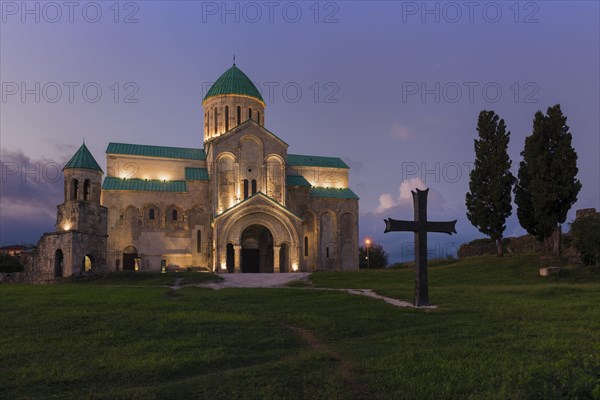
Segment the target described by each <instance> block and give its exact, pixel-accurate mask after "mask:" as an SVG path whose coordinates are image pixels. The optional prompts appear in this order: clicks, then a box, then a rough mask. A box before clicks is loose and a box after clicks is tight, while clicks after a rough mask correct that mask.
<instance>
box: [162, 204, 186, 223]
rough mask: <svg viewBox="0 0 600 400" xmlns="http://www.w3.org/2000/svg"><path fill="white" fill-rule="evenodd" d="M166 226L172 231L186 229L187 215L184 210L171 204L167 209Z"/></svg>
mask: <svg viewBox="0 0 600 400" xmlns="http://www.w3.org/2000/svg"><path fill="white" fill-rule="evenodd" d="M164 221H165V225H166V226H168V227H170V228H172V229H183V228H185V213H184V211H183V208H181V207H179V206H178V205H176V204H171V205H169V206H168V207H167V208H166V211H165V216H164Z"/></svg>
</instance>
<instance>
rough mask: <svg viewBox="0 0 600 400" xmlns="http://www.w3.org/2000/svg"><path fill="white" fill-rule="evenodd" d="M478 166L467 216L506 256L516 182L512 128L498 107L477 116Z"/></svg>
mask: <svg viewBox="0 0 600 400" xmlns="http://www.w3.org/2000/svg"><path fill="white" fill-rule="evenodd" d="M477 132H478V133H479V139H475V141H474V142H475V167H474V168H473V170H472V171H471V173H470V180H469V192H468V193H467V195H466V206H467V218H468V219H469V221H471V224H473V226H474V227H476V228H477V229H478V230H479V231H480V232H481V233H483V234H485V235H488V236H489V237H490V239H492V240H493V241H495V242H496V245H497V248H498V256H502V253H503V252H502V235H503V233H504V230H505V229H506V219H507V218H508V217H509V216H510V214H511V211H512V205H511V191H512V187H513V185H514V182H515V178H514V176H513V174H512V173H511V172H510V168H511V166H512V162H511V160H510V157H509V156H508V152H507V149H508V142H509V140H510V132H508V131H507V130H506V125H505V124H504V120H503V119H500V118H499V117H498V115H496V113H495V112H494V111H486V110H483V111H481V112H480V113H479V118H478V120H477Z"/></svg>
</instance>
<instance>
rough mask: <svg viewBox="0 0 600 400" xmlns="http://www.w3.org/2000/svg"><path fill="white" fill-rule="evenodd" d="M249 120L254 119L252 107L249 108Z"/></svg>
mask: <svg viewBox="0 0 600 400" xmlns="http://www.w3.org/2000/svg"><path fill="white" fill-rule="evenodd" d="M248 119H252V107H248Z"/></svg>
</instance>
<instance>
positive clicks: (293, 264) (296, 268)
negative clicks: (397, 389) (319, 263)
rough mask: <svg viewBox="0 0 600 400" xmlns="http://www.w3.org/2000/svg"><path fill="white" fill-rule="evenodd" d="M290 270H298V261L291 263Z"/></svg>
mask: <svg viewBox="0 0 600 400" xmlns="http://www.w3.org/2000/svg"><path fill="white" fill-rule="evenodd" d="M292 270H293V271H294V272H296V271H298V263H292Z"/></svg>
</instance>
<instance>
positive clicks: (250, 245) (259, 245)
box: [241, 225, 274, 273]
mask: <svg viewBox="0 0 600 400" xmlns="http://www.w3.org/2000/svg"><path fill="white" fill-rule="evenodd" d="M241 242H242V260H241V261H242V268H241V269H242V272H245V273H258V272H273V265H274V263H273V235H272V234H271V232H270V231H269V230H268V229H267V228H266V227H264V226H262V225H250V226H249V227H247V228H246V229H244V232H242V240H241Z"/></svg>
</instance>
